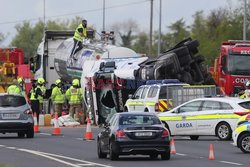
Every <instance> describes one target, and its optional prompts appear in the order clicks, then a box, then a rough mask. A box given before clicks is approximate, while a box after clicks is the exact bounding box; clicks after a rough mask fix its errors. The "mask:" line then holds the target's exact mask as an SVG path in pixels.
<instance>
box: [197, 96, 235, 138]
mask: <svg viewBox="0 0 250 167" xmlns="http://www.w3.org/2000/svg"><path fill="white" fill-rule="evenodd" d="M227 113H232V107H231V106H230V104H227V103H221V102H219V101H215V100H206V101H204V103H203V104H202V107H201V111H200V114H199V117H198V119H197V130H198V134H199V135H214V134H215V127H216V125H217V124H218V123H219V122H220V121H221V119H220V114H227Z"/></svg>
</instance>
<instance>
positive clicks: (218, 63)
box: [209, 40, 250, 96]
mask: <svg viewBox="0 0 250 167" xmlns="http://www.w3.org/2000/svg"><path fill="white" fill-rule="evenodd" d="M209 71H210V73H211V74H212V77H213V79H214V81H215V83H216V85H217V86H219V87H220V89H221V91H222V92H223V93H224V94H225V95H227V96H234V95H236V94H238V93H239V92H240V91H241V90H242V89H244V84H245V83H246V82H247V81H248V80H250V41H240V40H229V41H227V42H223V43H222V45H221V48H220V54H219V57H218V58H216V59H215V62H214V66H213V67H210V69H209Z"/></svg>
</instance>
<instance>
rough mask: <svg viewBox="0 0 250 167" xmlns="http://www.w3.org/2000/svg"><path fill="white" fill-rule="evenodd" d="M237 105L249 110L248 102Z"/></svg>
mask: <svg viewBox="0 0 250 167" xmlns="http://www.w3.org/2000/svg"><path fill="white" fill-rule="evenodd" d="M239 105H240V106H241V107H243V108H245V109H250V101H245V102H242V103H239Z"/></svg>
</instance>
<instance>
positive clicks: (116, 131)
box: [97, 112, 170, 160]
mask: <svg viewBox="0 0 250 167" xmlns="http://www.w3.org/2000/svg"><path fill="white" fill-rule="evenodd" d="M97 151H98V157H99V158H106V157H107V154H109V156H110V159H111V160H116V159H118V158H119V155H131V154H134V155H135V154H142V155H149V156H150V158H151V159H155V158H157V157H158V154H160V155H161V158H162V160H169V159H170V137H169V131H168V130H167V129H166V128H165V127H164V126H163V125H162V123H161V121H160V120H159V118H158V117H157V116H156V115H155V114H154V113H145V112H124V113H116V114H114V115H113V117H112V118H111V119H110V120H109V122H108V123H106V125H105V126H104V129H103V130H102V131H101V132H100V133H99V135H98V138H97Z"/></svg>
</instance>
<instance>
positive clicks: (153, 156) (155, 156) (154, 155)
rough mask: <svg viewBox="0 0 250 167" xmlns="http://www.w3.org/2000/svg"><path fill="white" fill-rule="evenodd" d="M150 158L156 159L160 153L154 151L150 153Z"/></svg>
mask: <svg viewBox="0 0 250 167" xmlns="http://www.w3.org/2000/svg"><path fill="white" fill-rule="evenodd" d="M149 157H150V159H156V158H157V157H158V154H156V153H153V154H150V155H149Z"/></svg>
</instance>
